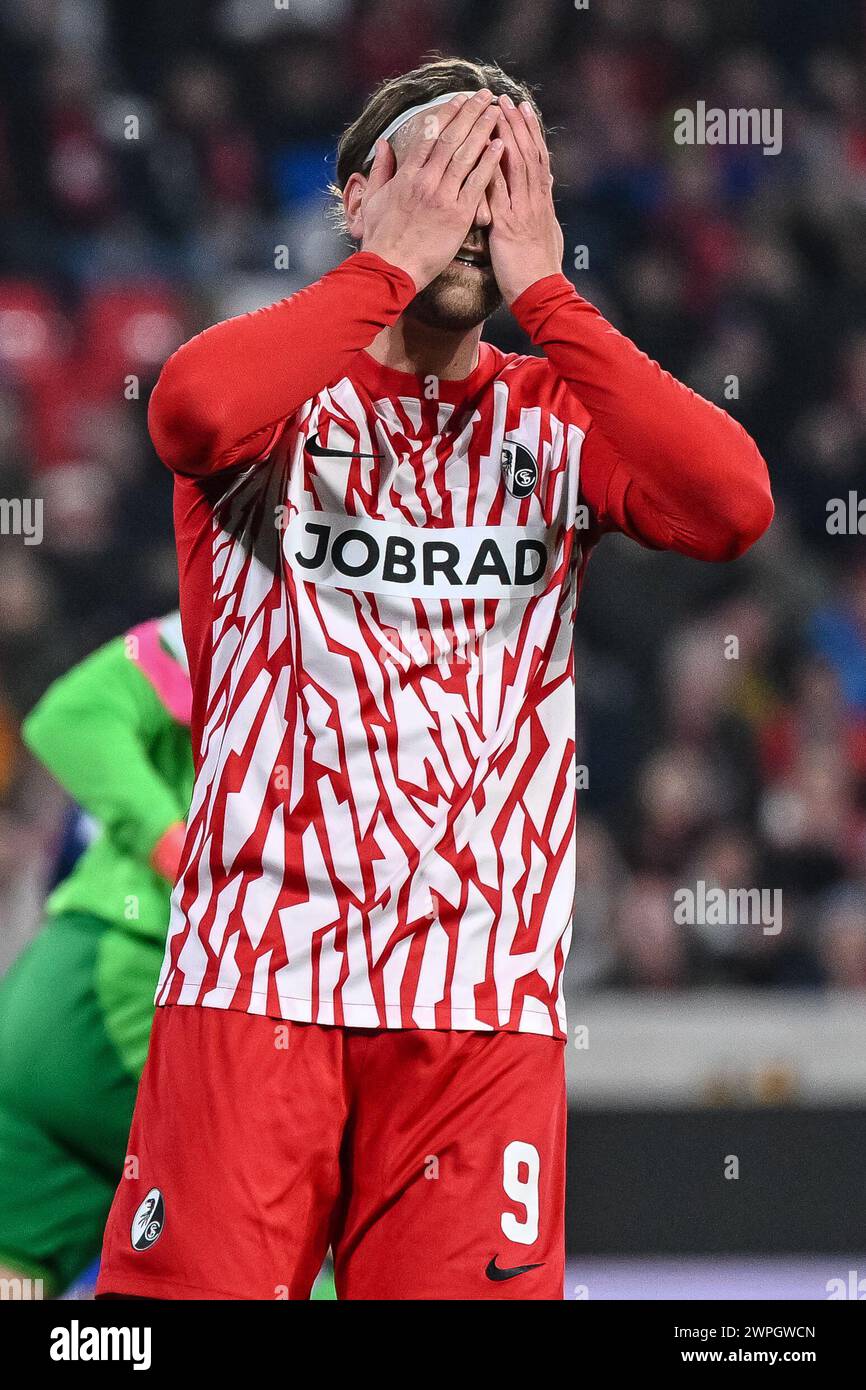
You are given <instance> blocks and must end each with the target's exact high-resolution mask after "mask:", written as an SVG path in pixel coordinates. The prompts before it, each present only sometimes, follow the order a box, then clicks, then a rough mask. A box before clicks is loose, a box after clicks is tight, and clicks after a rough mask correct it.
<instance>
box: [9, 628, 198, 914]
mask: <svg viewBox="0 0 866 1390" xmlns="http://www.w3.org/2000/svg"><path fill="white" fill-rule="evenodd" d="M189 709H190V686H189V675H188V668H187V665H186V656H185V653H184V650H183V642H182V639H181V636H180V623H179V619H178V616H177V614H171V615H169V616H168V617H167V618H162V619H158V620H155V621H153V622H148V623H142V624H141V626H140V627H137V628H133V629H132V630H131V631H130V632H128V633H127V634H126V635H125V636H123V637H118V638H116V639H115V640H114V641H112V642H109V643H107V644H106V646H104V647H101V648H100V649H99V650H98V651H96V652H94V653H93V655H92V656H90V657H88V658H87V659H86V660H84V661H82V662H81V663H80V664H79V665H78V666H75V667H74V668H73V669H72V670H71V671H69V672H68V673H67V674H66V675H65V676H62V677H61V678H60V679H59V680H57V681H55V682H54V684H53V685H52V686H51V687H50V688H49V689H48V691H47V692H46V693H45V695H43V697H42V699H41V700H40V701H39V703H38V704H37V705H36V707H35V709H34V710H33V711H32V713H31V714H30V715H29V716H28V718H27V719H26V720H25V722H24V726H23V737H24V740H25V742H26V743H27V745H28V747H29V748H30V749H31V750H32V752H33V753H35V755H36V757H37V758H39V760H40V762H42V763H44V764H45V766H46V767H47V768H48V769H49V771H50V772H52V773H53V775H54V776H55V777H56V778H57V780H58V782H60V783H61V785H62V786H63V787H64V788H65V789H66V791H68V792H69V794H70V796H72V797H73V798H74V799H75V800H76V801H77V802H78V804H79V805H80V806H82V807H83V808H84V810H85V811H87V812H88V813H89V814H90V816H91V817H93V819H94V820H95V821H96V822H97V825H98V831H97V834H96V838H95V839H94V840H93V842H92V843H91V844H90V845H89V847H88V848H87V849H86V850H85V851H84V853H83V854H82V855H81V858H80V859H79V860H78V862H77V864H76V865H75V867H74V868H73V870H72V872H71V873H70V874H69V876H68V877H67V878H65V879H64V880H63V881H62V883H60V884H59V885H58V887H57V888H56V889H55V890H54V892H53V893H52V894H51V896H50V898H49V899H48V903H47V908H46V910H47V913H48V915H49V916H57V915H59V914H62V913H70V912H71V913H86V914H89V915H91V916H94V917H99V918H101V919H102V920H103V921H105V922H108V923H110V924H111V925H113V926H115V927H120V928H122V929H124V930H125V931H127V932H130V933H132V934H133V935H136V936H144V937H148V938H150V939H153V940H159V941H163V940H164V938H165V932H166V928H167V926H168V912H169V897H170V893H171V885H170V884H169V883H168V882H167V881H166V880H165V879H164V878H162V877H161V875H160V874H158V873H157V872H156V870H155V869H153V868H152V867H151V865H150V862H149V860H150V855H151V853H152V851H153V849H154V846H155V845H156V844H157V842H158V841H159V840H160V839H161V837H162V835H163V834H164V833H165V831H166V830H167V829H168V828H169V827H170V826H171V825H173V824H175V823H176V822H177V821H182V820H183V819H184V818H185V816H186V813H187V810H188V808H189V801H190V797H191V795H192V783H193V764H192V751H191V746H190V731H189Z"/></svg>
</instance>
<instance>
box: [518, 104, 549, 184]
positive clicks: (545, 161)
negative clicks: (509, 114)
mask: <svg viewBox="0 0 866 1390" xmlns="http://www.w3.org/2000/svg"><path fill="white" fill-rule="evenodd" d="M520 111H521V114H522V116H523V119H524V120H525V122H526V125H527V129H528V130H529V134H530V135H531V137H532V142H533V144H534V145H535V149H536V152H537V154H538V158H539V162H540V164H541V167H542V168H543V169H544V171H545V173H547V174H549V173H550V150H549V149H548V148H547V141H546V140H545V138H544V132H543V131H542V129H541V122H540V121H539V119H538V114H537V112H536V111H535V109H534V107H533V105H532V103H531V102H529V101H524V102H521V104H520Z"/></svg>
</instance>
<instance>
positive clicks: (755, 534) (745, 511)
mask: <svg viewBox="0 0 866 1390" xmlns="http://www.w3.org/2000/svg"><path fill="white" fill-rule="evenodd" d="M737 500H738V506H737V514H735V517H734V518H733V521H731V524H730V527H728V534H727V553H726V555H724V559H726V560H738V559H740V556H741V555H745V552H746V550H749V549H751V548H752V546H753V545H755V542H756V541H760V538H762V535H763V534H765V531H767V530H769V527H770V523H771V520H773V516H774V512H776V507H774V503H773V493H771V492H770V484H769V480H767V478H766V474H765V478H763V480H759V481H758V485H756V486H755V485H753V486H752V488H749V489H746V488H744V489H742V491H741V493H740V496H738V499H737Z"/></svg>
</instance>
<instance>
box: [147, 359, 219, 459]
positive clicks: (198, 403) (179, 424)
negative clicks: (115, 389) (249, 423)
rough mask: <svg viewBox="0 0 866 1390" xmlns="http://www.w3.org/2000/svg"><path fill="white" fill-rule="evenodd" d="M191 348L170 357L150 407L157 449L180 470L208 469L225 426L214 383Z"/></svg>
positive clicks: (150, 431)
mask: <svg viewBox="0 0 866 1390" xmlns="http://www.w3.org/2000/svg"><path fill="white" fill-rule="evenodd" d="M192 342H193V343H194V342H195V339H193V340H192ZM191 347H192V343H187V344H185V345H184V347H182V348H179V349H178V351H177V352H175V353H173V354H172V356H171V357H170V358H169V359H168V361H167V362H166V364H165V366H164V367H163V369H162V371H161V372H160V374H159V379H158V381H157V383H156V385H155V386H154V388H153V391H152V392H151V396H150V402H149V405H148V410H147V427H148V431H149V433H150V437H151V440H152V442H153V447H154V449H155V450H156V452H157V454H158V455H159V457H160V458H161V459H162V462H163V463H164V464H165V465H166V467H167V468H170V469H172V471H173V472H180V473H198V472H202V471H204V469H205V468H206V466H207V460H208V459H209V458H211V457H213V456H214V454H215V453H216V452H217V451H218V449H219V440H220V438H221V435H222V431H223V427H224V421H223V418H222V411H221V408H220V404H219V401H218V400H215V399H214V392H213V382H212V381H209V380H207V379H206V377H205V375H204V374H203V373H202V372H201V371H199V370H198V368H197V366H196V361H195V356H196V354H195V352H194V350H193V352H192V354H190V348H191Z"/></svg>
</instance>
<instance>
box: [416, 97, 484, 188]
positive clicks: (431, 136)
mask: <svg viewBox="0 0 866 1390" xmlns="http://www.w3.org/2000/svg"><path fill="white" fill-rule="evenodd" d="M469 100H470V98H469V97H467V96H464V95H463V93H462V92H461V93H459V94H458V95H457V96H456V97H454V99H453V101H449V102H447V103H446V104H445V105H443V106H440V107H438V108H434V109H433V110H431V111H426V112H422V113H421V115H420V117H417V116H416V117H415V120H416V121H417V122H418V130H417V132H416V133H415V134H414V135H413V136H412V140H411V142H410V143H409V145H408V146H407V147H406V153H405V155H404V156H403V167H404V168H406V169H409V170H410V171H411V172H417V171H418V170H419V169H423V168H424V166H425V165H426V164H428V163H430V161H431V160H432V158H433V155H434V154H435V153H436V150H437V148H438V146H439V141H440V140H441V139H442V136H443V135H444V134H445V132H446V131H447V130H450V129H451V127H452V126H453V124H454V122H455V121H456V119H457V117H458V116H459V115H460V113H461V111H462V110H463V108H464V106H466V105H468V103H469ZM470 125H471V122H470ZM413 128H414V127H413ZM450 138H451V139H452V140H453V136H452V137H450ZM446 143H447V142H446Z"/></svg>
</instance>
